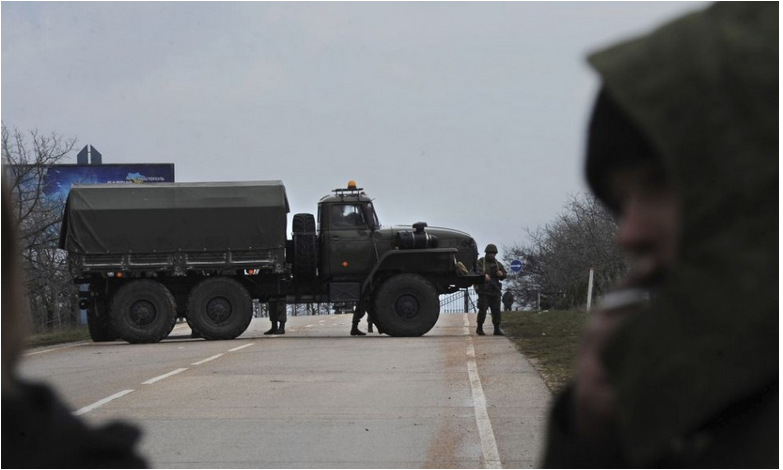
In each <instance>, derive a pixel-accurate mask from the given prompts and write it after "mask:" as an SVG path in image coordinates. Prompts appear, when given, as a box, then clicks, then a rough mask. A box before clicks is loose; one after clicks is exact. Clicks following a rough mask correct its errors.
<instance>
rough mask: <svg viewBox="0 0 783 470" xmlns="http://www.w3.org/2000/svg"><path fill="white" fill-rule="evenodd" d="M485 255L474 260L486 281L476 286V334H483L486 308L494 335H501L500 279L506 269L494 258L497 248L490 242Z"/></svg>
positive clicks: (479, 272) (502, 277)
mask: <svg viewBox="0 0 783 470" xmlns="http://www.w3.org/2000/svg"><path fill="white" fill-rule="evenodd" d="M484 253H485V256H484V257H483V258H479V260H478V261H476V272H477V273H478V274H484V279H485V281H486V282H484V284H479V285H477V286H476V292H477V293H478V318H476V334H478V335H481V336H484V320H486V319H487V308H489V310H490V312H491V313H492V324H493V325H494V326H495V333H494V334H495V336H502V335H503V332H502V331H501V330H500V293H501V291H502V289H503V287H502V285H501V283H500V281H502V280H503V279H505V278H506V269H505V268H504V267H503V265H502V264H500V261H498V260H497V259H495V257H496V256H497V253H498V248H497V247H496V246H495V245H494V244H492V243H490V244H489V245H487V248H486V249H484Z"/></svg>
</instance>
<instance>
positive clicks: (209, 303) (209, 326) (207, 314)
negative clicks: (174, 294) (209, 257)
mask: <svg viewBox="0 0 783 470" xmlns="http://www.w3.org/2000/svg"><path fill="white" fill-rule="evenodd" d="M252 319H253V301H252V299H251V298H250V294H248V292H247V289H245V287H244V286H242V284H240V283H239V282H238V281H236V280H234V279H230V278H226V277H215V278H210V279H206V280H204V281H201V283H199V284H198V285H197V286H196V287H195V288H193V291H192V292H191V293H190V297H189V298H188V323H189V324H190V325H192V328H193V329H194V330H195V331H198V333H199V334H200V335H201V336H202V337H203V338H205V339H234V338H236V337H237V336H239V335H241V334H242V333H244V332H245V330H246V329H247V327H248V325H250V320H252Z"/></svg>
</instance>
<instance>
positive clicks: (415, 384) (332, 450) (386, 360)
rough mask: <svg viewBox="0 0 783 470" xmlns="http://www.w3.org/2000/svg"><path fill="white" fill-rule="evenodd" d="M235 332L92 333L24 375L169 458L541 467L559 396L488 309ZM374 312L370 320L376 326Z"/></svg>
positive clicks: (158, 459)
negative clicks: (552, 403)
mask: <svg viewBox="0 0 783 470" xmlns="http://www.w3.org/2000/svg"><path fill="white" fill-rule="evenodd" d="M289 320H290V321H289V322H288V328H287V330H288V334H286V335H285V336H279V337H265V336H263V334H262V331H263V330H265V329H267V328H268V326H269V322H268V321H267V320H266V319H257V320H253V322H252V323H251V325H250V328H249V329H248V331H247V332H245V334H244V335H242V336H241V337H240V338H238V339H236V340H234V341H204V340H193V339H190V338H189V333H190V330H188V329H187V327H186V326H184V325H181V326H178V327H177V328H175V330H174V332H172V337H170V339H167V340H165V341H163V342H161V343H158V344H150V345H130V344H126V343H122V342H114V343H80V344H76V345H68V346H65V347H60V348H49V349H38V350H31V351H29V352H28V354H27V355H26V356H25V357H24V360H23V362H22V375H23V376H25V377H28V378H31V379H45V380H47V381H48V382H49V383H52V384H54V385H55V386H56V387H57V389H58V390H59V391H60V393H61V395H62V397H63V398H64V399H65V401H66V402H67V403H69V404H70V405H71V406H72V407H73V410H74V411H75V412H76V413H78V414H80V415H81V416H82V417H84V418H85V419H87V420H89V421H92V422H103V421H105V420H112V419H117V418H120V419H126V420H129V421H132V422H134V423H136V424H137V425H138V426H140V427H141V428H142V429H143V431H144V439H143V442H142V446H141V451H142V452H143V454H144V455H146V456H147V457H148V458H149V459H150V463H151V465H153V466H155V467H162V468H186V467H188V468H193V467H197V468H207V467H209V468H216V467H217V468H225V467H232V468H268V467H286V468H290V467H296V468H308V467H309V468H312V467H324V468H332V467H345V468H389V467H398V468H421V467H424V468H427V467H446V468H448V467H454V468H465V467H469V468H482V467H485V468H499V467H501V466H502V467H506V468H509V467H532V466H535V465H537V464H538V460H537V459H538V457H539V453H540V448H541V445H542V440H543V436H544V420H545V414H546V409H547V406H548V404H549V400H550V394H549V392H548V390H547V389H546V386H545V385H544V383H543V381H542V380H541V379H540V377H539V376H538V374H537V373H536V372H535V370H534V369H533V368H532V367H531V366H530V364H529V363H528V362H527V361H526V360H525V358H524V357H523V356H521V355H520V354H519V353H518V352H517V351H516V350H515V348H514V346H513V344H512V343H511V342H510V341H508V340H507V339H506V338H503V337H494V336H485V337H477V336H474V335H471V334H469V333H470V332H472V331H473V328H474V326H468V325H474V324H475V315H473V314H468V315H466V314H442V315H441V318H440V320H439V322H438V324H437V325H436V326H435V328H434V329H433V330H432V331H430V333H428V334H427V335H426V336H424V337H421V338H391V337H388V336H378V335H377V334H376V335H371V336H367V337H351V336H348V331H349V328H350V320H351V317H350V315H336V316H314V317H294V318H290V319H289ZM365 326H366V324H365V323H364V322H363V323H362V327H365Z"/></svg>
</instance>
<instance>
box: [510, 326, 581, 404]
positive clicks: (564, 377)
mask: <svg viewBox="0 0 783 470" xmlns="http://www.w3.org/2000/svg"><path fill="white" fill-rule="evenodd" d="M589 318H590V317H589V315H588V314H586V313H584V312H572V311H548V312H542V313H538V312H503V330H504V331H505V333H506V335H507V336H508V337H509V338H510V339H511V340H512V341H513V342H514V343H515V344H516V346H517V348H518V349H519V350H520V351H521V352H522V354H524V355H525V356H527V358H528V359H532V360H531V362H532V363H533V366H534V367H535V368H536V369H538V371H539V373H540V374H541V376H542V377H543V378H544V382H546V385H547V387H549V390H551V391H552V393H555V392H557V391H558V390H560V389H561V388H562V387H563V386H564V385H565V384H566V383H567V382H568V380H569V379H570V378H571V376H572V374H573V370H574V359H575V358H576V352H577V348H578V347H579V338H580V337H581V334H582V330H583V329H584V327H585V325H586V324H587V320H588V319H589Z"/></svg>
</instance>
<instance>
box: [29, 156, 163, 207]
mask: <svg viewBox="0 0 783 470" xmlns="http://www.w3.org/2000/svg"><path fill="white" fill-rule="evenodd" d="M173 182H174V164H173V163H128V164H109V165H51V166H49V167H48V168H47V169H46V172H45V173H44V175H43V192H44V194H45V195H46V196H47V197H48V198H52V199H60V200H62V201H64V200H65V199H66V198H67V197H68V192H69V191H70V190H71V185H73V184H96V183H126V184H142V183H173Z"/></svg>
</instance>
